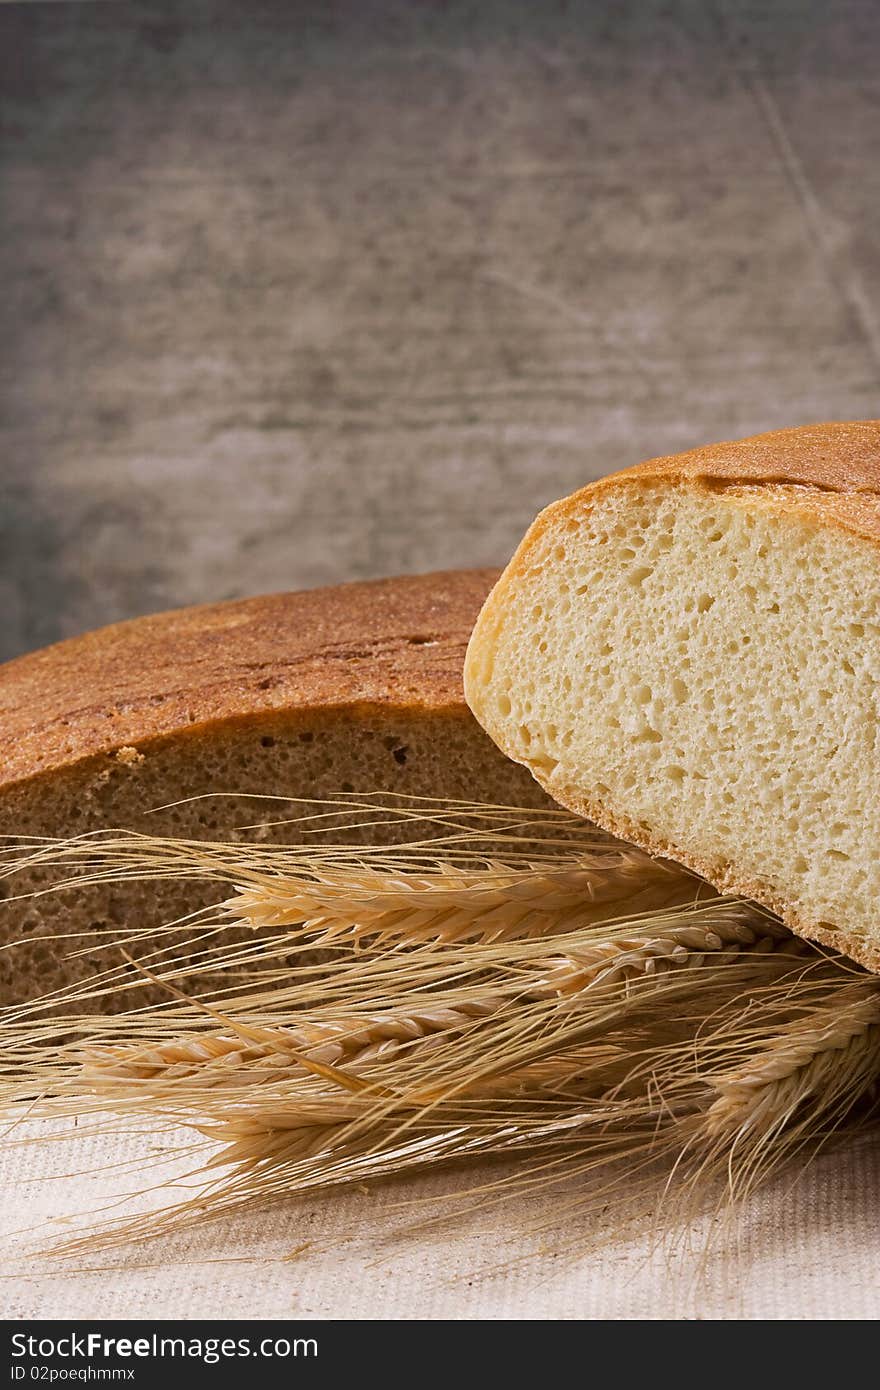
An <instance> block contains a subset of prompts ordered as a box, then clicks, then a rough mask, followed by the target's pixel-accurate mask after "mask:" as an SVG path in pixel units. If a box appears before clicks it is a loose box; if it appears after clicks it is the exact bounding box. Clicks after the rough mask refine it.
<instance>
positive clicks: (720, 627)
mask: <svg viewBox="0 0 880 1390" xmlns="http://www.w3.org/2000/svg"><path fill="white" fill-rule="evenodd" d="M465 688H466V694H467V698H468V701H469V703H470V706H471V708H472V710H473V711H474V713H475V714H476V716H477V718H478V719H479V720H480V722H481V723H482V725H483V727H484V728H485V729H487V730H488V732H489V733H490V734H491V736H492V737H493V739H494V740H495V741H496V743H497V744H498V745H499V747H500V748H502V749H503V751H504V752H505V753H506V754H507V755H508V756H509V757H511V758H515V759H517V760H518V761H519V762H521V763H523V764H525V766H527V767H529V768H530V769H531V771H532V772H533V774H534V776H535V777H536V778H537V780H538V781H539V782H540V783H541V785H542V786H543V787H544V788H545V789H546V790H547V791H548V792H549V793H550V794H551V795H552V796H553V797H554V798H555V800H557V801H558V802H561V803H562V804H563V805H565V806H567V807H569V808H571V809H573V810H575V811H578V812H580V813H581V814H583V815H585V816H588V817H589V818H590V819H592V820H595V821H596V822H598V824H599V825H601V826H603V827H605V829H607V830H610V831H613V832H614V833H615V834H617V835H620V836H623V837H624V838H626V839H628V840H630V841H632V842H634V843H636V844H638V845H641V846H642V847H644V848H645V849H648V850H650V851H652V852H655V853H659V854H662V855H666V856H669V857H671V858H673V859H675V860H678V861H679V862H681V863H682V864H685V865H687V866H689V867H690V868H692V869H694V870H696V871H697V872H699V873H701V874H703V875H705V877H706V878H708V879H709V880H710V881H711V882H712V883H713V884H715V885H716V886H717V887H719V888H721V889H722V890H724V891H730V892H737V893H743V894H746V895H748V896H749V897H752V898H755V899H757V900H758V901H759V902H762V903H764V904H766V905H767V906H769V907H771V908H773V909H774V910H775V911H777V912H779V913H780V914H781V915H782V917H783V918H784V919H785V920H786V921H787V922H788V924H789V925H790V926H791V927H792V928H793V929H794V930H796V931H798V932H800V933H801V934H802V935H804V936H807V937H811V938H814V939H816V940H818V941H821V942H825V943H827V944H830V945H832V946H835V947H838V948H840V949H841V950H843V951H845V952H847V953H848V954H849V955H851V956H853V957H854V958H855V959H857V960H859V961H861V962H862V963H863V964H865V965H867V966H869V967H871V968H874V969H880V919H878V916H877V905H878V903H880V421H861V422H855V423H845V424H825V425H811V426H807V427H805V428H801V429H792V430H782V431H779V432H775V433H772V434H764V435H758V436H756V437H754V438H750V439H744V440H741V441H739V442H737V443H725V444H716V445H712V446H710V447H708V448H704V449H696V450H694V451H693V452H691V453H686V454H681V455H678V456H676V457H672V458H659V459H654V460H651V461H650V462H648V463H643V464H641V465H639V466H638V467H636V468H632V469H630V470H627V471H625V472H622V473H618V474H615V475H613V476H611V477H606V478H603V479H601V480H600V481H599V482H597V483H594V484H593V485H591V486H589V487H587V488H584V489H583V491H581V492H577V493H575V494H574V495H573V496H571V497H569V498H567V499H565V500H564V501H561V502H558V503H556V504H555V505H553V506H551V507H549V508H547V510H546V511H544V512H543V513H542V514H541V515H540V516H539V517H538V519H537V520H536V521H535V523H534V525H533V526H532V528H531V530H530V531H529V532H528V534H527V536H526V537H525V539H524V541H523V542H522V544H521V545H520V547H519V549H518V550H517V552H516V554H515V556H514V557H513V559H512V561H511V562H510V564H509V566H508V567H507V569H506V570H505V572H504V574H503V576H502V578H501V579H500V581H499V582H498V584H497V585H496V586H495V588H494V590H493V592H492V594H491V596H490V598H489V600H488V602H487V603H486V606H485V607H484V609H483V611H482V614H481V616H480V618H479V620H478V622H477V625H476V628H475V631H474V634H473V637H472V638H471V642H470V647H469V651H468V655H467V661H466V668H465Z"/></svg>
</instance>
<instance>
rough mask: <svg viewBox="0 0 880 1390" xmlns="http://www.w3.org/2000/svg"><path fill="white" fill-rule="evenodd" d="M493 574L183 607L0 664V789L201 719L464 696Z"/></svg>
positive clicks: (454, 701)
mask: <svg viewBox="0 0 880 1390" xmlns="http://www.w3.org/2000/svg"><path fill="white" fill-rule="evenodd" d="M496 578H497V571H494V570H458V571H443V572H438V573H434V574H424V575H413V576H406V577H403V578H398V579H382V580H374V581H366V582H362V583H355V584H343V585H339V586H337V587H334V588H325V589H313V590H310V591H307V592H304V593H291V594H272V595H269V596H266V597H260V598H247V599H241V600H238V601H233V602H227V603H216V604H207V605H203V606H200V607H196V608H183V609H178V610H175V611H173V612H170V613H159V614H156V615H154V616H151V617H146V618H135V619H132V620H130V621H128V622H123V623H116V624H114V625H113V626H111V627H105V628H101V629H99V630H98V631H96V632H90V633H86V634H85V635H84V636H82V637H74V638H71V639H69V640H68V641H65V642H60V643H57V644H56V645H55V646H52V647H47V648H44V649H43V650H41V651H37V652H33V653H30V654H28V655H26V656H21V657H17V658H16V659H15V660H13V661H10V662H7V663H6V664H5V665H3V666H0V747H2V748H3V758H2V763H0V787H2V788H3V789H4V790H8V789H9V788H10V787H11V786H12V785H20V784H22V783H25V782H29V781H30V780H32V779H34V778H38V777H51V776H55V775H57V774H58V773H61V772H66V771H68V770H69V769H71V768H72V767H74V766H76V765H77V764H80V763H82V762H84V761H85V760H87V759H91V758H95V757H97V756H100V755H106V754H108V753H114V752H118V751H119V750H123V751H124V750H126V749H128V748H134V749H137V750H141V749H146V748H149V746H150V745H151V744H154V743H156V742H158V741H160V740H166V739H169V738H184V737H187V736H189V735H191V734H193V733H197V732H199V733H201V732H204V731H205V730H206V728H208V727H211V726H213V727H216V726H224V725H232V724H235V725H241V724H242V723H247V722H258V721H259V722H261V723H265V721H266V718H267V716H269V717H270V718H271V716H272V715H273V714H275V715H277V716H278V717H279V718H282V717H284V716H285V715H287V714H289V713H290V712H291V711H296V712H297V713H307V712H309V711H311V710H315V711H320V712H326V711H327V710H328V709H340V708H343V707H345V708H349V709H354V708H367V707H377V706H380V707H383V708H386V709H387V708H399V709H401V710H404V711H407V710H408V711H419V712H422V713H430V712H432V711H438V712H443V713H445V714H449V713H450V712H454V711H456V710H459V711H460V712H461V714H462V716H463V717H467V718H469V717H470V716H469V715H468V713H467V708H466V706H465V704H464V700H463V693H462V685H461V669H462V661H463V656H464V650H465V646H466V644H467V640H468V637H469V636H470V632H471V628H472V627H473V623H474V620H475V618H476V616H477V613H478V612H479V610H480V606H481V604H482V603H483V600H484V599H485V597H486V594H487V592H488V590H489V588H490V586H491V584H492V582H493V581H494V580H495V579H496Z"/></svg>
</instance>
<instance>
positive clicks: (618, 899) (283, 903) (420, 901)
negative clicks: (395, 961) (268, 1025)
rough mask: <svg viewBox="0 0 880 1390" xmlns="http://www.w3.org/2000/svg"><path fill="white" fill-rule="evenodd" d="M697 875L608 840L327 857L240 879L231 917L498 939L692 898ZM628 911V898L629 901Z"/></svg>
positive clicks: (374, 933) (336, 929)
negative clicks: (544, 851)
mask: <svg viewBox="0 0 880 1390" xmlns="http://www.w3.org/2000/svg"><path fill="white" fill-rule="evenodd" d="M699 895H700V884H699V881H698V880H696V879H694V878H693V877H692V876H691V875H689V874H686V873H684V872H683V871H681V870H678V869H676V868H673V867H672V866H670V865H667V864H664V863H661V862H659V861H657V860H653V859H651V858H649V857H648V855H646V854H643V853H641V851H639V850H635V849H629V848H625V847H624V848H615V847H609V848H608V849H607V850H606V849H597V850H595V851H594V852H593V853H582V854H580V855H578V856H577V857H574V856H572V857H571V858H569V859H568V861H567V862H566V861H565V860H563V861H562V862H561V863H559V864H557V865H556V866H549V867H548V866H544V865H535V866H534V867H525V868H511V867H510V866H509V865H504V864H498V863H494V862H491V861H490V862H488V863H487V864H486V865H485V866H484V867H480V868H477V869H474V870H467V869H461V868H458V867H457V866H455V865H451V864H438V865H437V866H436V867H435V868H432V870H431V871H430V872H406V871H404V870H401V871H398V872H389V871H387V870H383V869H373V868H368V867H365V866H356V867H351V866H333V868H332V869H331V870H330V871H329V872H326V873H325V872H322V871H321V868H320V867H318V866H316V868H315V871H314V872H313V873H309V874H296V873H292V872H288V873H285V874H283V875H278V876H275V875H267V876H265V877H264V878H262V879H259V880H256V881H255V880H254V878H253V877H252V878H251V880H250V881H249V882H248V883H247V884H244V885H242V886H241V887H240V888H239V891H238V894H237V896H236V897H235V898H233V899H231V900H230V901H229V902H228V903H227V904H226V909H225V910H226V913H227V915H228V916H229V917H232V918H235V919H236V920H239V921H244V922H247V923H249V924H250V925H251V926H253V927H255V928H266V927H283V926H294V925H301V924H307V926H308V928H309V934H310V937H311V943H310V944H319V943H320V941H322V940H323V941H331V940H336V939H338V938H339V937H340V936H344V937H346V938H347V939H349V940H357V939H360V938H363V937H370V938H373V939H376V940H378V941H382V942H385V941H391V940H394V939H401V940H406V941H417V940H424V939H429V938H433V939H436V940H439V941H445V942H451V941H462V940H482V941H504V940H509V939H511V938H515V937H522V936H532V935H544V934H551V933H552V934H554V935H556V934H559V933H561V932H565V931H569V930H576V929H577V928H578V927H582V926H585V925H588V924H590V923H592V922H595V921H596V920H597V919H599V918H601V917H603V916H604V917H607V916H608V912H607V908H608V907H609V905H611V904H616V905H620V906H621V907H623V906H624V905H630V904H632V903H633V902H634V900H638V902H639V904H640V905H642V906H644V907H653V908H660V907H664V906H668V905H671V904H672V903H673V902H678V903H682V902H688V901H694V900H695V899H696V898H697V897H698V896H699ZM629 910H630V911H631V910H632V908H631V907H630V908H629Z"/></svg>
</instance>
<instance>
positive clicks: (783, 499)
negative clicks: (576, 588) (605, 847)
mask: <svg viewBox="0 0 880 1390" xmlns="http://www.w3.org/2000/svg"><path fill="white" fill-rule="evenodd" d="M655 481H665V482H669V483H673V484H675V483H688V484H690V485H692V486H695V487H697V488H703V489H705V490H706V491H715V492H717V491H719V490H724V491H732V492H734V493H735V494H737V495H739V496H742V497H743V498H746V497H748V498H749V499H750V500H752V501H757V502H758V503H759V504H761V505H766V506H768V507H771V508H773V509H774V510H776V511H778V512H780V513H784V514H788V515H793V514H797V515H798V516H799V517H801V518H805V519H807V520H808V521H810V522H811V523H813V524H815V525H816V526H817V527H818V526H823V527H824V526H835V527H838V528H840V529H842V530H844V531H846V532H848V533H849V534H851V535H853V536H856V537H858V538H859V539H860V540H862V541H866V542H869V543H871V544H873V545H878V544H880V420H858V421H848V422H839V423H838V422H829V423H826V424H817V425H805V426H802V427H800V428H796V429H788V430H775V431H773V432H771V433H768V434H759V435H753V436H751V437H750V438H747V439H741V440H736V441H733V442H724V443H720V444H710V445H707V446H706V447H704V448H699V449H692V450H690V452H688V453H684V454H676V455H671V456H666V457H660V458H655V459H649V460H647V461H646V462H644V463H640V464H637V465H636V466H635V467H633V468H627V469H624V470H622V471H621V472H618V473H612V474H609V475H608V476H606V477H604V478H600V479H599V480H598V481H597V482H594V483H590V484H589V485H588V486H587V487H584V488H582V489H581V490H580V491H578V492H575V493H573V494H572V495H571V496H569V497H566V498H563V499H562V500H561V501H559V502H555V503H553V504H552V505H551V506H549V507H547V508H545V510H544V511H543V512H541V514H540V515H539V516H538V517H537V518H536V520H535V521H534V523H533V524H532V526H531V527H530V529H529V531H528V532H527V534H526V536H525V537H524V539H523V540H522V542H521V543H520V545H519V547H518V548H517V550H516V553H515V554H514V556H513V558H512V560H511V561H510V563H509V564H508V566H507V568H506V569H505V570H504V572H503V574H502V576H501V578H500V580H499V581H498V583H497V584H496V585H495V587H494V589H493V590H492V593H491V594H490V595H489V598H488V599H487V601H486V604H485V605H484V608H483V611H482V613H481V614H480V617H479V619H478V620H477V623H476V625H475V629H474V633H473V635H472V638H471V642H470V644H469V647H468V652H467V656H466V659H465V694H466V696H467V698H468V700H469V703H470V704H471V708H472V710H473V712H474V714H475V715H476V717H477V719H478V720H479V721H480V723H481V724H482V725H483V727H484V728H485V729H486V732H487V733H488V734H489V735H490V737H491V738H492V739H493V740H494V741H495V743H497V744H498V746H499V748H501V750H502V752H504V753H506V754H507V756H508V757H510V758H518V754H519V750H517V749H516V748H515V747H514V746H513V744H512V741H511V739H510V738H509V737H508V736H507V732H506V730H505V729H504V727H503V726H502V723H501V721H499V720H498V719H497V718H496V717H495V715H494V712H493V711H492V710H491V709H488V708H486V709H484V708H482V707H481V701H480V698H479V691H480V688H481V685H482V679H481V676H482V674H483V673H484V668H485V665H486V663H487V662H491V660H492V656H491V650H492V645H493V632H494V631H495V630H497V629H498V628H499V627H500V626H501V625H502V623H503V621H504V612H505V605H506V598H507V593H508V590H509V589H510V588H511V587H519V586H520V585H521V584H522V583H523V582H527V580H528V577H529V576H530V574H532V573H534V572H535V571H536V570H537V569H540V568H541V567H542V565H543V563H544V560H545V558H546V551H547V545H546V542H547V539H548V537H549V536H552V535H555V534H558V530H557V528H558V527H559V526H560V525H563V526H564V524H565V523H566V522H571V521H576V520H577V519H578V518H579V517H583V516H584V515H586V514H587V513H588V512H589V511H590V509H591V508H592V506H593V504H594V502H595V501H596V499H597V498H599V497H601V496H602V495H604V493H606V492H608V491H610V490H613V489H620V488H621V487H622V486H625V487H633V488H636V489H638V488H640V487H642V485H643V484H646V483H648V484H650V483H652V482H655ZM518 760H519V761H523V762H525V764H526V766H528V767H529V768H530V770H531V772H532V775H533V776H534V777H535V779H536V781H537V782H538V783H539V784H540V785H541V786H542V787H543V788H544V790H545V791H547V792H548V793H549V794H550V795H551V796H552V797H553V798H554V800H556V801H558V802H559V803H560V804H561V805H563V806H565V807H566V808H567V809H568V810H571V811H574V812H575V813H576V814H577V815H582V816H585V817H587V819H589V820H591V821H594V822H595V823H596V824H597V825H599V826H600V827H601V828H602V829H603V830H606V831H608V832H610V833H611V834H613V835H616V836H619V837H620V838H622V839H624V840H628V841H630V842H631V843H632V844H636V845H638V846H639V847H640V848H642V849H644V850H647V851H648V852H649V853H651V854H657V855H661V856H663V857H664V858H669V859H673V860H675V861H676V862H677V863H680V864H684V865H685V866H686V867H687V868H689V869H692V870H694V872H696V873H699V874H701V875H702V876H703V877H704V878H706V879H708V881H709V882H710V883H712V884H713V885H714V886H715V887H716V888H718V889H719V891H721V892H723V893H729V894H737V895H741V896H744V897H748V898H751V899H754V900H755V901H757V902H760V903H762V904H764V905H765V906H767V907H769V908H770V909H772V910H773V911H774V912H777V913H778V914H779V915H780V916H781V917H783V918H784V920H785V921H786V923H787V924H788V925H789V926H790V927H791V928H792V930H793V931H795V932H797V933H798V934H799V935H801V936H804V937H806V938H808V939H810V940H813V941H818V942H821V943H823V944H824V945H827V946H831V947H833V948H834V949H836V950H840V951H844V952H845V953H846V954H847V955H848V956H851V957H852V958H853V959H854V960H856V961H858V962H859V963H860V964H862V965H864V966H866V967H867V968H868V969H870V970H874V971H877V972H880V949H878V947H877V946H876V945H873V944H872V943H870V942H867V941H864V940H863V939H862V938H861V937H860V936H858V935H856V934H854V933H847V932H844V931H842V930H837V929H835V928H833V927H831V926H830V925H829V924H828V923H823V922H816V921H810V920H807V919H806V918H805V917H804V915H803V914H802V913H800V912H797V911H794V910H792V908H791V907H790V906H789V904H788V903H786V902H784V901H782V900H781V899H780V898H779V897H778V896H777V895H775V894H774V893H773V891H772V890H771V889H769V887H768V886H767V885H766V884H761V883H757V882H753V881H748V880H745V879H743V878H741V877H740V876H739V875H738V874H737V871H736V869H735V866H733V865H732V864H730V863H720V862H714V863H709V862H707V861H705V860H703V859H701V858H700V857H699V856H696V855H693V854H690V853H688V852H687V851H686V850H682V849H681V848H680V847H678V846H675V845H672V844H671V843H669V842H667V841H665V840H664V839H663V838H662V837H658V836H655V835H652V834H650V833H648V832H647V831H646V830H645V828H644V827H642V826H640V825H638V824H637V823H636V822H634V821H632V820H629V819H628V818H627V817H626V816H625V815H621V814H620V813H619V812H612V811H610V810H609V809H608V808H607V807H606V806H604V805H603V804H602V801H601V800H600V799H597V798H593V797H589V796H586V795H585V794H584V793H583V791H582V790H579V789H576V788H573V787H571V786H566V785H564V784H563V782H562V781H561V779H558V777H555V776H554V775H553V774H552V773H551V774H550V775H542V770H541V768H540V767H537V766H533V765H532V764H530V763H528V762H527V761H526V760H525V759H523V758H521V757H519V759H518Z"/></svg>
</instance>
